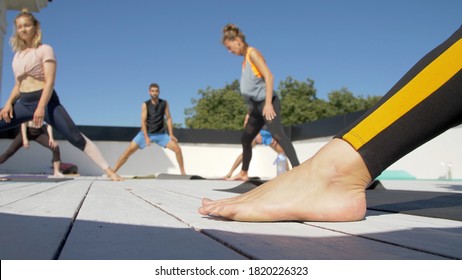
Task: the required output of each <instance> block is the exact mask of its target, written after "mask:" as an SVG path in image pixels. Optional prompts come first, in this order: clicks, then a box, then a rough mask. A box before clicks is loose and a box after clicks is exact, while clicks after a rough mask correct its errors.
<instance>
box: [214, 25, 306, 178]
mask: <svg viewBox="0 0 462 280" xmlns="http://www.w3.org/2000/svg"><path fill="white" fill-rule="evenodd" d="M222 43H223V45H225V47H226V48H227V49H228V50H229V51H230V52H231V53H233V54H235V55H239V56H244V62H243V64H242V75H241V82H240V87H241V94H242V96H243V97H244V99H245V101H246V103H247V106H248V113H247V115H248V119H247V122H246V125H245V128H244V132H243V133H242V137H241V143H242V168H241V171H240V172H239V174H237V175H236V176H234V177H232V178H230V180H244V181H246V180H248V179H249V176H248V170H249V165H250V160H251V159H252V141H253V140H254V139H255V137H256V136H257V135H258V133H259V132H260V130H261V128H262V127H263V126H264V125H266V126H267V127H268V130H269V131H270V132H271V135H272V136H273V138H274V140H276V142H277V143H278V144H279V145H280V146H281V148H282V149H283V150H284V153H285V154H286V156H287V157H288V158H289V160H290V163H291V164H292V166H293V167H296V166H298V165H299V161H298V158H297V154H296V153H295V149H294V146H293V145H292V142H291V141H290V139H289V137H287V135H286V134H285V133H284V130H283V128H282V123H281V116H280V110H281V102H280V101H279V97H278V96H277V95H275V94H274V91H273V83H274V81H273V75H272V74H271V71H270V70H269V68H268V66H267V65H266V62H265V59H264V58H263V56H262V55H261V53H260V52H259V51H258V50H257V49H255V48H253V47H250V46H249V45H248V44H247V43H246V41H245V36H244V34H243V33H242V31H241V30H240V29H239V28H238V27H237V26H235V25H234V24H228V25H226V26H225V27H224V28H223V40H222Z"/></svg>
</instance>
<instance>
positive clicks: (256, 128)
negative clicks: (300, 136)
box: [241, 95, 300, 171]
mask: <svg viewBox="0 0 462 280" xmlns="http://www.w3.org/2000/svg"><path fill="white" fill-rule="evenodd" d="M250 102H251V103H250V104H249V119H248V121H247V124H246V126H245V128H244V132H243V133H242V137H241V143H242V170H244V171H248V170H249V165H250V160H251V159H252V141H253V139H255V137H256V136H257V134H258V132H260V129H261V128H262V127H263V126H264V125H265V124H266V126H267V127H268V130H269V131H270V132H271V135H272V136H273V138H274V140H276V141H277V142H278V144H279V145H280V146H281V147H282V149H283V150H284V153H285V154H286V156H287V157H288V158H289V160H290V163H291V164H292V166H293V167H295V166H298V165H299V164H300V163H299V162H298V158H297V154H296V153H295V149H294V146H293V145H292V142H290V139H289V137H287V135H286V134H285V133H284V130H283V129H282V123H281V116H280V114H281V102H280V101H279V97H277V95H275V96H273V100H272V103H273V107H274V111H275V112H276V117H275V118H274V119H273V120H271V121H268V120H266V119H265V118H264V117H263V106H264V105H265V101H264V100H263V101H260V102H255V101H250Z"/></svg>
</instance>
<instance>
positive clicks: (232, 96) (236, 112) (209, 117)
mask: <svg viewBox="0 0 462 280" xmlns="http://www.w3.org/2000/svg"><path fill="white" fill-rule="evenodd" d="M198 94H199V95H200V96H201V97H200V98H199V99H192V100H191V103H192V105H193V107H191V108H187V109H186V110H185V115H186V120H185V125H186V127H187V128H195V129H199V128H206V129H223V130H225V129H229V130H232V129H235V130H239V129H242V125H243V123H244V117H245V114H246V113H247V106H246V105H245V103H244V100H243V98H242V97H241V95H240V93H239V81H237V80H235V81H234V82H233V83H231V84H227V85H226V86H225V87H224V88H221V89H212V88H210V87H208V88H207V89H206V90H202V89H201V90H199V91H198Z"/></svg>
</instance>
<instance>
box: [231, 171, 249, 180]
mask: <svg viewBox="0 0 462 280" xmlns="http://www.w3.org/2000/svg"><path fill="white" fill-rule="evenodd" d="M226 180H228V181H248V180H249V175H247V172H246V171H241V172H239V173H238V174H237V175H236V176H233V177H228V178H226Z"/></svg>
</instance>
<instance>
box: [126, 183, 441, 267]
mask: <svg viewBox="0 0 462 280" xmlns="http://www.w3.org/2000/svg"><path fill="white" fill-rule="evenodd" d="M191 183H192V182H184V183H182V186H179V185H176V184H177V182H175V183H172V182H168V183H165V184H164V183H160V182H155V183H153V182H144V183H141V182H140V183H136V184H130V186H129V188H130V190H131V192H133V193H134V194H135V195H137V196H139V197H142V198H143V199H145V200H147V201H149V202H150V203H152V204H153V205H157V206H158V207H160V208H161V209H162V210H164V211H165V212H167V213H170V214H171V215H173V216H175V217H177V218H178V219H180V220H182V221H184V222H186V223H188V224H190V225H191V226H193V227H195V228H198V229H200V230H201V231H202V232H204V233H206V234H208V235H210V236H211V237H213V238H216V239H218V240H221V241H222V242H224V243H226V244H229V246H232V247H233V248H235V249H236V250H238V251H240V252H242V253H243V254H245V255H247V256H249V257H250V258H255V259H440V258H441V257H440V256H438V255H432V254H427V253H422V252H419V251H416V250H409V249H407V248H403V247H400V246H394V245H390V244H387V243H383V242H378V241H373V240H370V239H366V238H361V237H357V236H354V235H350V234H344V233H340V232H336V231H333V230H329V229H322V228H319V227H316V226H310V225H306V224H303V223H295V222H294V223H243V222H232V221H225V220H218V219H215V218H209V217H203V216H201V215H199V214H198V213H197V208H198V207H199V205H200V197H198V196H197V195H195V194H193V192H194V191H191V190H200V188H201V186H198V184H199V185H200V182H194V183H192V184H191ZM219 184H220V183H217V182H215V183H214V184H212V185H208V186H205V185H207V184H203V186H202V188H207V187H208V188H209V190H210V187H211V186H213V187H214V188H215V187H216V186H217V185H219ZM161 185H162V186H161ZM193 185H194V187H193ZM176 186H179V187H176ZM185 190H186V191H185ZM198 192H200V193H202V194H203V193H206V191H204V190H200V191H198ZM215 192H217V193H216V194H215V193H210V194H212V195H213V196H224V195H223V194H222V192H218V191H215ZM199 196H200V195H199ZM212 198H215V197H212Z"/></svg>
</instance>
